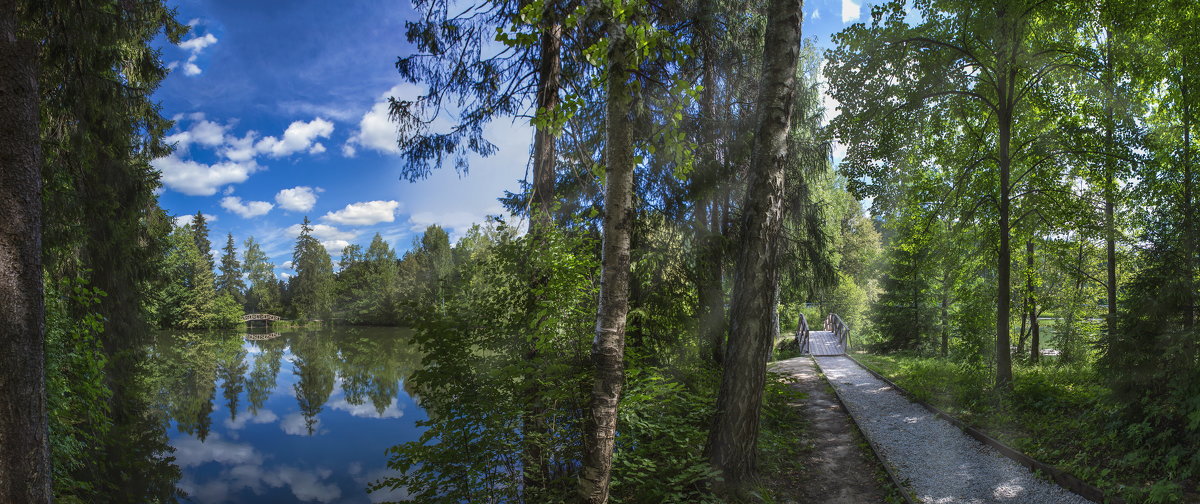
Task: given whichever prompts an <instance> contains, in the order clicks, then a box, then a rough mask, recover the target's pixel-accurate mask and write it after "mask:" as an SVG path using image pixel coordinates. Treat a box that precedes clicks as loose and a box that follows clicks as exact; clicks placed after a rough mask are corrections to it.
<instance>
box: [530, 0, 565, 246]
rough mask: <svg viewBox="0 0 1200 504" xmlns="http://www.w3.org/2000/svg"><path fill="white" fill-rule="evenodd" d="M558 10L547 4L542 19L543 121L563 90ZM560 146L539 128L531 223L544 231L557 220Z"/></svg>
mask: <svg viewBox="0 0 1200 504" xmlns="http://www.w3.org/2000/svg"><path fill="white" fill-rule="evenodd" d="M557 8H558V7H557V5H556V4H555V3H554V2H547V4H546V10H545V13H544V14H543V19H542V33H541V44H540V51H539V52H540V56H541V60H540V62H539V63H538V81H537V86H538V90H537V105H538V114H539V115H540V116H542V117H544V118H553V117H554V115H555V113H556V112H557V111H558V104H559V101H560V98H559V89H560V88H561V87H562V82H561V79H562V59H561V53H562V21H561V20H560V19H559V13H558V11H557ZM557 146H558V143H557V141H556V139H555V132H554V131H553V130H552V129H551V128H550V127H549V126H539V127H538V128H537V131H535V132H534V137H533V201H532V202H531V203H532V206H531V207H532V210H533V216H532V218H531V219H530V223H531V224H532V225H533V226H536V227H539V228H542V229H548V228H549V227H550V226H552V225H553V221H554V219H553V211H554V203H555V196H554V181H555V175H556V173H557V171H556V169H555V164H556V162H557V160H558V153H557ZM531 231H532V226H531Z"/></svg>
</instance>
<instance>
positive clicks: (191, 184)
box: [151, 154, 262, 196]
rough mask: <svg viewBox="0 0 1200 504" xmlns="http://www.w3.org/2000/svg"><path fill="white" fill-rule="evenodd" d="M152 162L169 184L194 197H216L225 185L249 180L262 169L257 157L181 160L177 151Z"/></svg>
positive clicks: (164, 181)
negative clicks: (207, 160) (241, 159)
mask: <svg viewBox="0 0 1200 504" xmlns="http://www.w3.org/2000/svg"><path fill="white" fill-rule="evenodd" d="M151 165H153V166H154V168H155V169H157V170H158V171H160V172H162V181H163V183H164V184H166V186H167V187H170V188H171V189H174V190H176V191H179V192H181V193H183V194H187V195H190V196H212V195H214V194H216V193H217V189H218V188H220V187H221V186H224V185H227V184H240V183H242V182H245V181H246V179H248V178H250V174H252V173H254V172H256V171H258V170H260V169H262V167H261V166H259V165H258V163H256V162H254V160H253V159H252V160H249V161H246V162H236V161H223V162H220V163H216V164H211V165H210V164H204V163H198V162H196V161H192V160H188V159H180V158H179V157H178V156H176V155H174V154H172V155H170V156H167V157H164V158H158V159H155V160H154V161H153V162H151Z"/></svg>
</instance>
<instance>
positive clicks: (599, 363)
mask: <svg viewBox="0 0 1200 504" xmlns="http://www.w3.org/2000/svg"><path fill="white" fill-rule="evenodd" d="M610 24H611V26H610V27H609V37H610V39H609V46H608V47H609V49H608V65H609V66H608V78H607V80H608V100H607V104H606V111H605V112H606V116H607V117H606V121H607V124H606V126H605V130H606V131H605V158H606V159H605V162H606V163H605V168H604V171H605V176H606V179H607V180H606V181H607V185H606V186H605V188H604V237H603V244H602V245H601V258H600V262H601V270H602V271H601V276H600V305H599V308H598V309H597V313H596V337H595V339H594V340H593V341H592V364H593V365H594V366H595V377H594V378H593V381H592V398H591V405H590V408H589V414H588V418H587V432H586V436H587V438H586V440H585V444H584V456H583V469H582V470H581V471H580V476H579V484H580V493H581V494H582V495H581V497H582V499H583V501H584V502H587V503H589V504H598V503H603V502H607V501H608V490H609V480H610V478H611V471H612V452H613V443H614V441H615V439H616V431H617V405H618V403H619V402H620V399H621V387H622V385H623V384H624V383H623V382H624V380H625V364H624V359H625V316H626V315H627V314H628V312H629V268H630V235H631V234H632V230H633V215H634V214H633V168H634V159H633V117H632V104H633V97H632V96H631V92H632V87H631V86H630V85H629V78H630V72H629V70H628V68H627V67H628V64H629V63H628V62H629V54H630V51H631V48H632V41H630V40H629V39H628V37H627V36H626V34H625V25H624V24H623V23H618V22H615V21H613V22H610Z"/></svg>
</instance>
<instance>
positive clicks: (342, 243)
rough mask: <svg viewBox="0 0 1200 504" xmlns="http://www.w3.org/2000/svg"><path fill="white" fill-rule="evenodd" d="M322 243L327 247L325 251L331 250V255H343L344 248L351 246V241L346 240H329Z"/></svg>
mask: <svg viewBox="0 0 1200 504" xmlns="http://www.w3.org/2000/svg"><path fill="white" fill-rule="evenodd" d="M321 245H322V246H324V247H325V251H326V252H329V255H331V256H338V255H342V249H345V248H346V247H349V246H350V242H348V241H346V240H329V241H323V242H321Z"/></svg>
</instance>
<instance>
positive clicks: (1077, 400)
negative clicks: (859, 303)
mask: <svg viewBox="0 0 1200 504" xmlns="http://www.w3.org/2000/svg"><path fill="white" fill-rule="evenodd" d="M855 358H856V359H858V360H859V362H862V363H863V364H864V365H866V366H868V367H870V368H871V369H874V370H875V371H876V372H878V373H880V374H882V375H883V376H886V377H888V378H889V379H891V380H892V381H894V382H895V383H896V384H897V385H899V386H901V387H903V388H904V389H906V390H908V391H909V392H912V393H913V395H915V396H916V397H918V398H920V399H922V400H924V401H926V402H928V403H930V404H933V405H934V406H937V407H938V408H941V409H942V410H944V411H946V412H947V413H949V414H951V415H954V416H955V417H957V418H959V419H961V420H962V421H964V422H966V423H968V424H970V425H972V426H974V427H977V428H980V429H982V430H984V431H986V432H987V433H988V434H990V435H991V436H992V437H995V438H997V439H999V440H1000V441H1002V442H1004V443H1005V444H1008V445H1009V446H1012V447H1014V448H1016V449H1017V450H1020V451H1022V452H1024V453H1026V454H1028V455H1029V456H1031V457H1034V458H1036V459H1038V460H1041V461H1043V462H1046V463H1048V464H1052V465H1055V466H1057V467H1059V468H1061V469H1063V470H1065V471H1068V472H1070V473H1072V474H1074V475H1075V476H1078V477H1079V478H1082V479H1083V480H1084V481H1087V482H1088V483H1091V484H1092V485H1095V486H1097V487H1100V488H1101V489H1103V490H1104V491H1105V493H1106V494H1109V495H1119V496H1121V497H1123V498H1126V499H1128V500H1129V502H1146V503H1176V502H1197V500H1195V499H1196V497H1197V496H1195V495H1194V494H1190V493H1186V492H1185V488H1187V487H1193V488H1194V479H1191V480H1189V479H1188V478H1186V477H1185V476H1184V475H1181V474H1179V472H1178V471H1179V469H1178V468H1179V464H1180V461H1178V460H1171V459H1170V457H1166V456H1161V455H1156V454H1149V453H1145V452H1142V451H1138V450H1131V449H1130V448H1129V447H1130V443H1131V441H1133V440H1136V436H1137V435H1138V429H1139V424H1128V423H1127V422H1123V421H1121V420H1119V417H1118V410H1117V408H1116V406H1114V404H1113V403H1112V402H1111V401H1110V400H1108V396H1109V394H1108V390H1107V389H1106V388H1105V387H1104V385H1103V382H1102V381H1101V379H1100V378H1101V377H1100V376H1098V375H1097V374H1096V372H1095V371H1094V370H1093V369H1092V368H1091V367H1090V366H1087V365H1076V366H1056V365H1053V364H1042V365H1016V366H1014V368H1013V373H1014V382H1013V389H1012V391H1011V392H1008V393H999V392H996V391H995V390H994V389H993V387H992V374H991V372H990V371H989V370H988V369H987V368H986V367H977V366H972V365H968V364H962V363H957V362H953V361H949V360H945V359H940V358H932V357H918V356H911V355H902V354H889V355H873V354H862V355H856V356H855ZM1181 480H1182V482H1181Z"/></svg>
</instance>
